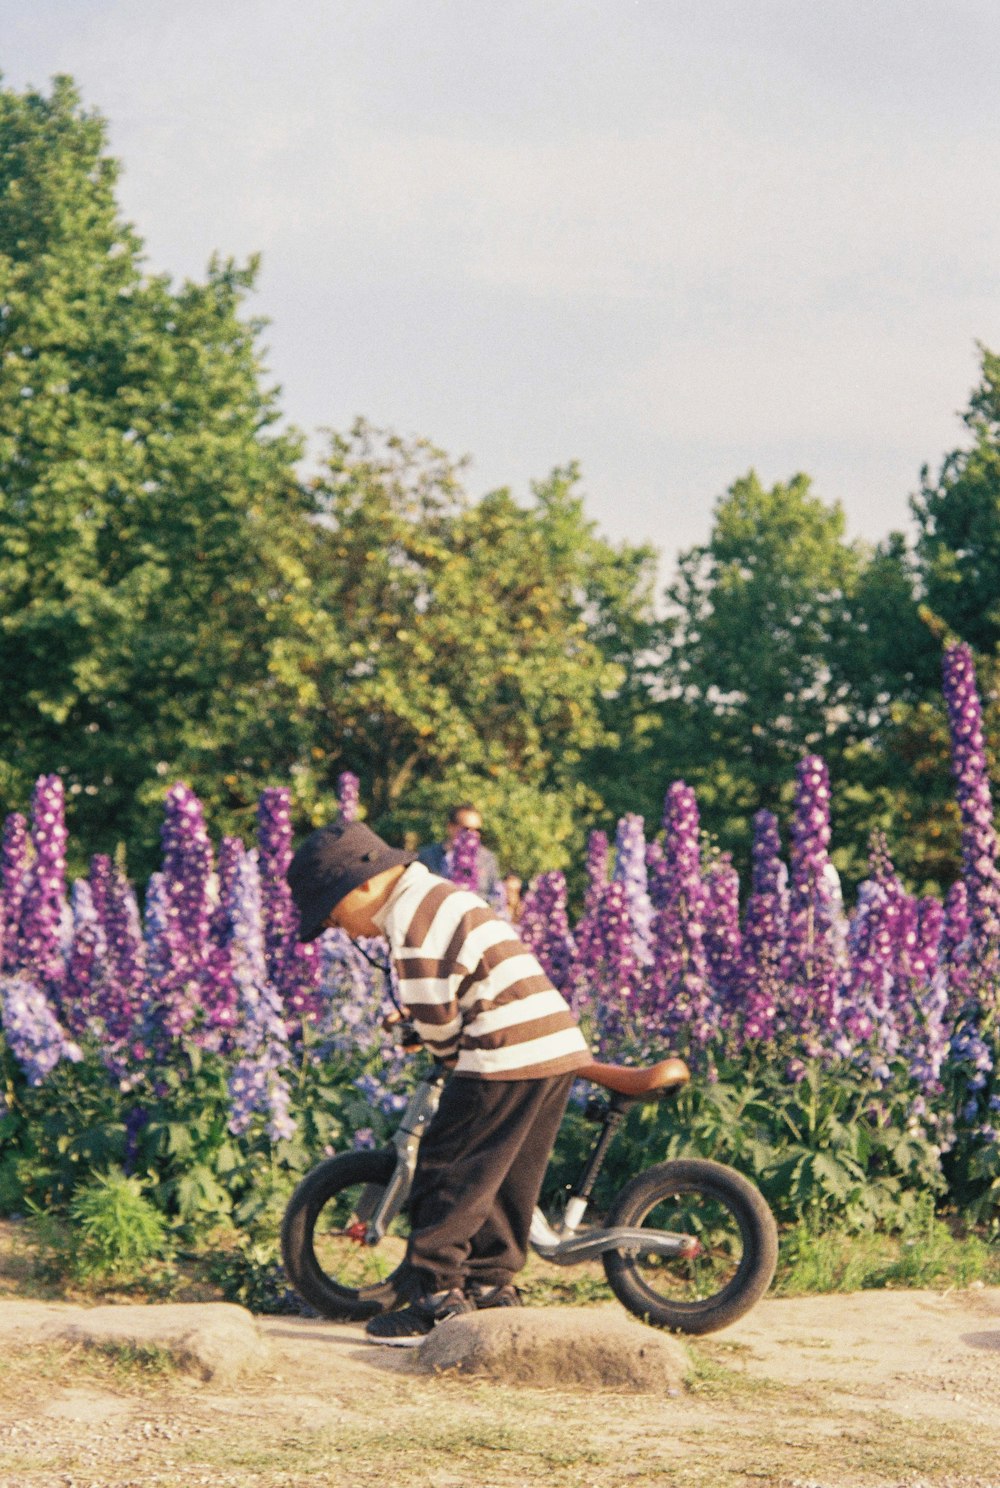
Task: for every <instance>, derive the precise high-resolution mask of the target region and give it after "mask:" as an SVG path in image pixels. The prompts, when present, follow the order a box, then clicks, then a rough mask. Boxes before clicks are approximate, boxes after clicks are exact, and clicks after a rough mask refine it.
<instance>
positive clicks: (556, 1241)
mask: <svg viewBox="0 0 1000 1488" xmlns="http://www.w3.org/2000/svg"><path fill="white" fill-rule="evenodd" d="M537 1217H538V1218H539V1219H540V1220H541V1224H540V1225H537V1226H536V1223H535V1219H534V1218H533V1219H532V1223H531V1231H530V1240H531V1246H532V1249H534V1250H536V1251H537V1252H538V1254H539V1255H540V1256H541V1257H542V1258H543V1259H544V1260H546V1261H553V1262H554V1263H555V1265H557V1266H575V1265H578V1264H579V1263H580V1262H581V1261H592V1260H595V1259H596V1258H597V1257H598V1256H600V1255H603V1254H604V1252H605V1251H607V1250H623V1251H625V1252H626V1253H627V1254H632V1255H660V1256H673V1257H675V1258H677V1257H683V1256H695V1255H697V1254H698V1252H699V1250H700V1249H701V1246H700V1243H699V1242H698V1241H697V1240H696V1239H694V1237H693V1236H691V1235H675V1234H671V1233H670V1232H669V1231H668V1230H631V1229H628V1228H627V1227H625V1226H619V1227H618V1228H616V1229H611V1230H603V1229H595V1230H584V1231H583V1233H582V1234H579V1235H559V1234H558V1233H557V1232H556V1231H555V1230H553V1229H552V1227H551V1225H550V1224H549V1223H548V1221H547V1220H546V1219H545V1218H544V1216H543V1215H541V1214H538V1215H537ZM543 1226H544V1229H543Z"/></svg>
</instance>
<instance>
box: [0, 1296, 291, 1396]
mask: <svg viewBox="0 0 1000 1488" xmlns="http://www.w3.org/2000/svg"><path fill="white" fill-rule="evenodd" d="M63 1339H65V1340H69V1341H72V1342H81V1343H84V1344H91V1345H105V1346H107V1345H120V1346H122V1347H130V1348H134V1349H137V1350H140V1351H141V1350H143V1349H158V1350H162V1352H164V1353H165V1354H168V1355H169V1356H170V1358H171V1359H172V1360H173V1361H174V1363H175V1364H176V1365H177V1367H178V1368H179V1369H183V1370H186V1371H188V1372H189V1373H193V1374H196V1375H198V1376H199V1377H200V1378H201V1379H205V1380H209V1379H211V1380H216V1381H219V1382H220V1383H227V1382H231V1381H233V1380H235V1379H238V1378H239V1376H240V1375H241V1374H243V1373H244V1372H245V1371H246V1370H249V1369H256V1368H259V1367H260V1366H261V1365H262V1364H264V1363H266V1362H267V1359H268V1357H269V1349H268V1346H267V1344H266V1343H265V1341H264V1339H263V1338H262V1336H261V1334H260V1331H259V1330H258V1327H257V1324H256V1323H255V1322H254V1320H253V1318H252V1317H251V1315H250V1313H249V1312H247V1311H246V1310H245V1309H244V1308H242V1307H236V1306H235V1305H234V1304H233V1303H230V1302H189V1303H183V1302H170V1303H164V1304H162V1305H160V1306H154V1307H132V1306H120V1307H89V1308H88V1307H73V1306H69V1305H67V1304H65V1303H48V1302H0V1348H2V1347H4V1346H5V1345H7V1344H8V1343H14V1344H21V1345H22V1346H23V1345H25V1344H36V1343H50V1342H53V1341H58V1340H63Z"/></svg>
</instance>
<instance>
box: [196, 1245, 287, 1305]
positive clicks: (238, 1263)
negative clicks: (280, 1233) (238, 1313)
mask: <svg viewBox="0 0 1000 1488" xmlns="http://www.w3.org/2000/svg"><path fill="white" fill-rule="evenodd" d="M206 1260H207V1266H206V1269H207V1274H208V1276H209V1277H210V1278H211V1280H212V1281H213V1282H214V1283H215V1284H216V1286H217V1287H218V1288H219V1290H220V1291H221V1292H222V1295H223V1297H224V1298H225V1300H226V1301H227V1302H236V1303H238V1304H239V1305H240V1306H241V1307H246V1308H248V1309H249V1310H250V1311H251V1312H254V1313H289V1312H290V1313H299V1312H301V1311H302V1304H301V1302H300V1301H299V1300H298V1298H297V1297H296V1296H295V1294H294V1293H293V1292H292V1291H291V1290H290V1288H289V1286H288V1282H287V1281H286V1279H285V1273H284V1270H283V1269H282V1265H281V1248H280V1246H279V1244H278V1241H277V1239H276V1238H275V1237H273V1236H270V1237H268V1238H266V1239H260V1238H254V1237H251V1236H247V1235H239V1236H237V1237H236V1238H235V1240H234V1241H233V1242H232V1243H230V1244H228V1245H225V1246H220V1247H219V1249H217V1250H215V1251H209V1252H208V1253H207V1257H206Z"/></svg>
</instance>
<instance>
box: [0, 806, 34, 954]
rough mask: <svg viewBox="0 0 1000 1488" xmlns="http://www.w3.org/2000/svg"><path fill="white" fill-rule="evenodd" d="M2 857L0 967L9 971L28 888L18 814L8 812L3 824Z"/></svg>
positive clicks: (24, 826)
mask: <svg viewBox="0 0 1000 1488" xmlns="http://www.w3.org/2000/svg"><path fill="white" fill-rule="evenodd" d="M0 857H2V867H0V875H2V885H3V967H2V969H3V970H4V971H13V970H14V969H15V968H16V966H17V955H18V940H19V932H20V927H21V906H22V904H23V903H24V891H25V889H26V888H27V884H28V871H29V866H30V858H29V852H28V823H27V822H26V821H25V819H24V817H23V816H22V815H21V813H20V812H19V811H12V812H11V814H10V816H8V818H7V820H6V821H5V822H4V828H3V846H2V849H0Z"/></svg>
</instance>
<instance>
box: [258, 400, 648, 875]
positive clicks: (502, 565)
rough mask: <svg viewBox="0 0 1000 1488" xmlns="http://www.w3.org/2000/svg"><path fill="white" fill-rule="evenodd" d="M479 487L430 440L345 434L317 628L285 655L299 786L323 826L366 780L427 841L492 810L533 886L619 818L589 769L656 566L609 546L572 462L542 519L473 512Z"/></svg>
mask: <svg viewBox="0 0 1000 1488" xmlns="http://www.w3.org/2000/svg"><path fill="white" fill-rule="evenodd" d="M460 476H461V472H460V469H459V468H458V467H456V465H455V464H454V463H453V462H452V461H450V460H449V459H448V458H447V456H445V455H443V454H442V453H441V452H440V451H439V450H436V449H434V448H433V447H432V446H431V445H430V444H428V443H427V442H426V441H415V442H407V441H404V440H402V439H400V438H399V437H397V436H395V435H384V434H382V433H380V432H379V431H376V430H374V429H372V428H370V427H369V426H368V425H366V424H365V423H363V422H360V423H358V424H357V425H356V426H355V428H354V429H353V430H352V431H351V433H350V434H348V435H336V436H334V437H333V440H332V445H331V452H330V457H329V460H328V463H327V465H326V468H325V470H324V473H323V475H322V477H321V478H320V479H319V480H318V481H317V483H316V485H315V488H314V499H315V502H316V513H317V519H316V525H315V530H314V536H315V544H314V548H313V552H312V555H311V560H310V578H311V587H310V592H309V595H308V598H307V599H304V602H303V606H302V610H301V613H300V615H299V620H300V621H301V628H300V631H299V634H298V635H297V636H296V637H293V636H288V637H286V638H285V640H284V641H283V642H282V643H281V645H280V647H279V648H278V675H279V677H280V679H281V682H282V684H283V685H284V687H285V690H286V695H287V697H288V698H289V700H290V716H291V720H292V724H293V726H294V728H295V729H296V731H297V734H298V738H299V741H300V743H299V758H298V762H297V764H296V768H295V779H296V785H297V790H298V795H299V799H300V802H301V803H302V805H303V807H304V809H305V810H306V811H307V812H308V813H309V814H310V815H312V816H313V818H314V819H322V818H323V817H325V816H326V815H328V813H329V810H330V806H331V794H332V790H333V786H334V782H335V779H336V776H337V774H338V773H339V771H340V770H342V769H344V768H350V769H353V770H355V771H356V772H357V773H358V774H359V775H360V777H361V779H362V783H363V794H364V797H365V799H366V800H368V801H370V802H371V807H372V814H373V819H374V820H375V821H376V822H377V823H378V824H379V825H380V826H381V827H382V828H383V829H384V830H386V831H387V832H390V833H393V834H395V835H400V834H402V833H403V832H406V831H409V832H411V833H413V834H415V835H416V836H418V837H426V836H428V835H430V834H432V833H436V832H437V831H439V830H440V827H441V824H442V815H443V812H444V810H445V808H446V807H447V806H448V805H449V804H451V803H453V802H454V801H455V800H456V799H457V800H461V799H463V798H465V797H471V798H474V799H475V800H476V802H477V804H478V805H479V806H480V809H481V810H482V811H483V813H484V815H485V817H486V819H487V825H488V829H492V833H493V838H494V841H495V842H496V845H497V846H498V848H499V850H500V852H501V855H502V857H503V860H504V861H505V862H506V863H507V864H510V865H511V866H512V867H514V868H515V869H517V870H518V871H520V872H522V873H524V874H527V873H531V872H534V871H536V870H537V869H538V868H540V867H552V866H557V865H558V864H560V863H565V862H566V861H567V860H568V857H569V853H570V845H572V846H573V848H574V849H575V848H576V847H577V846H578V845H579V832H580V830H581V819H582V817H583V816H584V815H586V813H587V812H588V811H595V810H599V809H600V801H599V800H598V799H597V798H596V797H595V795H594V793H593V792H592V791H590V790H589V789H588V788H587V786H586V785H585V784H584V783H583V782H584V779H585V771H584V769H583V763H584V760H585V758H586V756H587V754H588V752H589V751H591V750H593V749H594V748H595V747H597V746H598V745H599V744H602V743H606V742H607V741H608V740H609V738H610V729H609V725H608V723H607V721H606V719H605V718H604V716H603V712H602V703H603V700H604V698H605V695H610V694H612V693H614V692H615V691H616V690H618V689H619V688H620V686H621V683H622V680H623V669H622V666H621V663H620V661H619V660H618V658H617V656H616V655H615V654H614V653H615V649H616V646H620V644H621V643H620V641H618V640H616V636H617V635H618V634H619V631H620V629H621V628H622V627H623V626H625V625H626V624H629V623H633V621H634V622H635V623H638V617H640V616H641V614H642V612H643V610H644V607H646V606H648V602H649V597H648V591H649V576H648V572H647V565H648V562H649V561H650V558H651V555H648V554H645V556H643V555H642V554H639V553H637V551H636V550H632V549H627V548H621V549H615V548H612V547H611V546H610V545H608V544H607V543H605V542H604V541H603V540H601V539H600V538H599V537H598V536H597V535H596V534H595V531H594V527H593V524H592V523H590V522H589V521H588V520H587V519H586V518H585V517H584V514H583V504H582V499H581V497H580V496H579V494H578V492H577V489H576V487H577V484H578V479H579V477H578V472H577V471H576V469H575V468H574V467H572V466H570V467H567V468H566V469H562V470H556V471H555V472H553V474H552V476H551V477H550V478H549V480H547V481H543V482H539V483H538V484H536V485H535V486H534V488H533V501H532V503H531V505H530V506H528V507H522V506H520V505H519V504H518V503H517V502H515V501H514V500H513V498H512V497H511V495H510V493H509V492H508V491H506V490H500V491H495V492H493V493H491V494H489V495H487V496H486V497H484V498H483V499H482V500H481V501H479V502H475V503H473V502H471V501H470V500H469V499H468V497H467V496H466V494H465V492H464V490H463V488H462V484H461V479H460Z"/></svg>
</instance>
